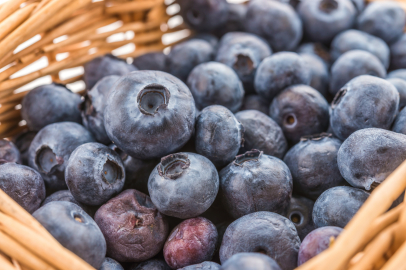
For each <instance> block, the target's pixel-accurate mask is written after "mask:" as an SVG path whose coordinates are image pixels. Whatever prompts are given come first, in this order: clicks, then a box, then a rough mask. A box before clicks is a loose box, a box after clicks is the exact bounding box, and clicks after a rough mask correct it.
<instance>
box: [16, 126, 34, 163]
mask: <svg viewBox="0 0 406 270" xmlns="http://www.w3.org/2000/svg"><path fill="white" fill-rule="evenodd" d="M35 135H37V132H35V131H26V132H23V133H21V134H19V135H17V136H16V137H14V138H13V142H14V144H15V146H17V148H18V150H19V152H20V154H21V161H22V163H21V164H24V165H28V149H29V148H30V145H31V142H32V140H34V138H35ZM16 163H18V162H16Z"/></svg>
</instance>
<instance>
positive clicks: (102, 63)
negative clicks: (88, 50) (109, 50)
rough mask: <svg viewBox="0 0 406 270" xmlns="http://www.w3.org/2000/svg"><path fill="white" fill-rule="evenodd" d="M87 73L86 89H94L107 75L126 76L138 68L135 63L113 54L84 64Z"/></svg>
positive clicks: (85, 78) (85, 77)
mask: <svg viewBox="0 0 406 270" xmlns="http://www.w3.org/2000/svg"><path fill="white" fill-rule="evenodd" d="M84 69H85V74H84V75H83V79H84V81H85V84H86V89H92V88H93V86H95V84H96V83H97V82H98V81H100V80H101V79H103V78H104V77H106V76H110V75H117V76H124V75H126V74H128V73H130V72H133V71H135V70H137V68H136V67H134V66H133V65H130V64H127V62H126V61H125V60H122V59H120V58H117V57H115V56H113V55H111V54H106V55H105V56H101V57H97V58H95V59H93V60H92V61H90V62H88V63H87V64H85V66H84Z"/></svg>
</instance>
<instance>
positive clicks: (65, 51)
mask: <svg viewBox="0 0 406 270" xmlns="http://www.w3.org/2000/svg"><path fill="white" fill-rule="evenodd" d="M173 1H174V0H169V1H167V0H165V1H164V0H108V1H107V0H106V1H97V2H96V1H94V0H93V1H92V0H9V1H7V2H5V3H3V4H0V138H4V137H10V136H14V135H16V134H18V133H20V132H22V131H24V130H25V129H26V126H25V123H24V121H22V119H21V116H20V109H21V105H19V104H20V103H21V100H22V98H23V97H24V95H25V94H26V93H27V90H29V89H32V88H33V87H34V86H37V85H40V84H43V83H44V82H50V81H55V82H58V83H62V84H66V85H67V86H68V87H70V88H71V89H74V90H77V91H79V92H82V91H84V84H83V82H82V83H81V81H82V75H81V74H78V75H77V76H74V77H71V78H63V76H62V75H63V72H64V70H67V69H73V68H79V69H78V70H79V71H80V67H81V66H82V65H83V64H84V63H86V62H88V61H90V60H92V59H93V58H95V57H97V56H100V55H103V54H106V53H108V52H112V51H113V53H114V52H117V51H115V50H116V49H117V48H122V49H123V48H125V47H127V48H129V49H130V50H128V51H127V52H125V53H122V51H123V50H121V53H118V55H117V56H119V57H121V58H125V59H127V60H129V61H131V59H132V57H135V56H138V55H140V54H143V53H146V52H150V51H159V50H163V49H164V48H165V47H167V46H170V45H172V44H173V43H174V42H172V44H169V43H167V44H164V43H163V42H162V40H163V39H162V37H163V35H166V34H168V35H170V33H173V32H177V31H182V36H183V37H187V36H188V35H189V34H190V33H191V32H190V31H188V30H185V29H187V28H186V26H185V25H183V24H179V25H175V26H171V24H172V22H173V21H172V22H171V20H170V19H171V18H173V17H174V16H178V14H177V12H178V11H179V10H178V9H177V8H176V6H174V5H172V2H173ZM191 1H192V0H191ZM397 1H399V2H402V4H403V5H405V6H406V0H397ZM106 2H107V3H106ZM178 21H179V20H178ZM180 21H181V20H180ZM114 37H115V38H114ZM179 41H180V40H179ZM116 54H117V53H116ZM39 61H42V63H45V65H44V66H41V65H40V64H39ZM29 66H31V71H29V70H30V69H28V67H29ZM33 66H34V67H35V66H38V67H40V69H37V70H33V69H32V67H33ZM27 70H28V71H27ZM405 189H406V162H405V163H403V164H402V165H401V166H400V167H399V168H398V169H397V170H396V171H395V172H394V173H393V174H392V175H391V176H389V177H388V179H386V180H385V182H384V183H383V184H381V185H380V186H378V187H377V188H376V189H375V190H374V191H373V192H372V194H371V196H370V198H369V199H368V200H367V202H366V203H365V204H364V206H363V207H362V208H361V210H360V211H359V212H358V213H357V215H356V216H355V217H354V219H353V220H352V221H351V222H350V223H349V224H348V226H347V227H346V229H345V231H344V232H343V233H342V234H341V236H340V237H339V238H338V239H337V240H336V241H335V242H334V245H332V246H331V247H330V248H329V249H328V250H327V251H325V252H323V253H322V254H320V255H319V256H317V257H315V258H314V259H312V260H310V261H309V262H307V263H306V264H304V265H302V266H301V267H299V268H298V269H300V270H311V269H312V270H313V269H316V270H326V269H332V270H339V269H340V270H341V269H385V270H388V269H390V270H392V269H393V270H395V269H406V263H405V258H406V232H405V231H406V230H405V229H406V207H404V203H402V204H400V205H399V206H397V207H396V208H394V209H392V210H390V211H387V210H388V209H389V207H390V206H391V204H392V202H393V201H394V200H395V199H396V198H398V197H399V196H400V195H401V194H402V192H403V191H404V190H405ZM19 269H22V270H25V269H26V270H29V269H31V270H56V269H60V270H71V269H74V270H81V269H83V270H87V269H89V270H90V269H93V268H92V267H91V266H90V265H88V264H87V263H86V262H84V261H83V260H82V259H80V258H78V257H77V256H76V255H74V254H73V253H72V252H70V251H69V250H66V249H65V248H63V247H62V246H61V245H60V244H59V243H58V242H57V241H56V240H55V239H54V238H53V237H52V236H51V235H50V234H49V233H48V232H47V231H46V230H45V229H44V228H43V227H42V226H41V225H40V224H39V223H38V222H37V221H36V220H35V219H34V218H33V217H32V216H31V215H30V214H29V213H28V212H26V211H25V210H24V209H23V208H22V207H20V206H19V205H18V204H17V203H16V202H14V201H13V200H12V199H11V198H10V197H9V196H7V195H6V194H5V193H4V192H3V191H1V190H0V270H19Z"/></svg>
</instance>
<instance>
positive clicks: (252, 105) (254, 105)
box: [240, 95, 270, 114]
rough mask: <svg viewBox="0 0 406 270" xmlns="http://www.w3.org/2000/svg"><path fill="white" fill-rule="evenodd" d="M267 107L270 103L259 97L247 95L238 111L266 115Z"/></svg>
mask: <svg viewBox="0 0 406 270" xmlns="http://www.w3.org/2000/svg"><path fill="white" fill-rule="evenodd" d="M269 105H270V103H269V102H268V101H267V100H265V99H264V98H262V97H261V96H260V95H247V96H245V97H244V100H243V102H242V106H241V108H240V110H241V111H246V110H257V111H260V112H262V113H264V114H268V113H269Z"/></svg>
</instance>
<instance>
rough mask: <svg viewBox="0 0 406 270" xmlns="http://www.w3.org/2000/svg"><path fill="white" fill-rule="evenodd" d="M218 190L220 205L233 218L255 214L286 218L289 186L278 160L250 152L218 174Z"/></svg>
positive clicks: (287, 177)
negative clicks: (276, 215)
mask: <svg viewBox="0 0 406 270" xmlns="http://www.w3.org/2000/svg"><path fill="white" fill-rule="evenodd" d="M220 187H221V194H222V199H223V203H224V205H225V207H226V209H227V211H228V212H229V213H230V215H231V216H232V217H233V218H239V217H242V216H244V215H247V214H250V213H253V212H258V211H269V212H274V213H278V214H280V215H286V213H287V211H288V208H289V204H290V198H291V196H292V188H293V182H292V175H291V174H290V171H289V168H288V166H286V164H285V163H283V162H282V160H280V159H278V158H275V157H271V156H268V155H264V154H263V152H262V151H258V150H252V151H249V152H246V153H245V154H243V155H240V156H237V157H236V158H235V160H234V161H233V162H232V163H230V164H229V165H227V167H225V168H224V169H222V170H221V171H220ZM254 194H255V195H254Z"/></svg>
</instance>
